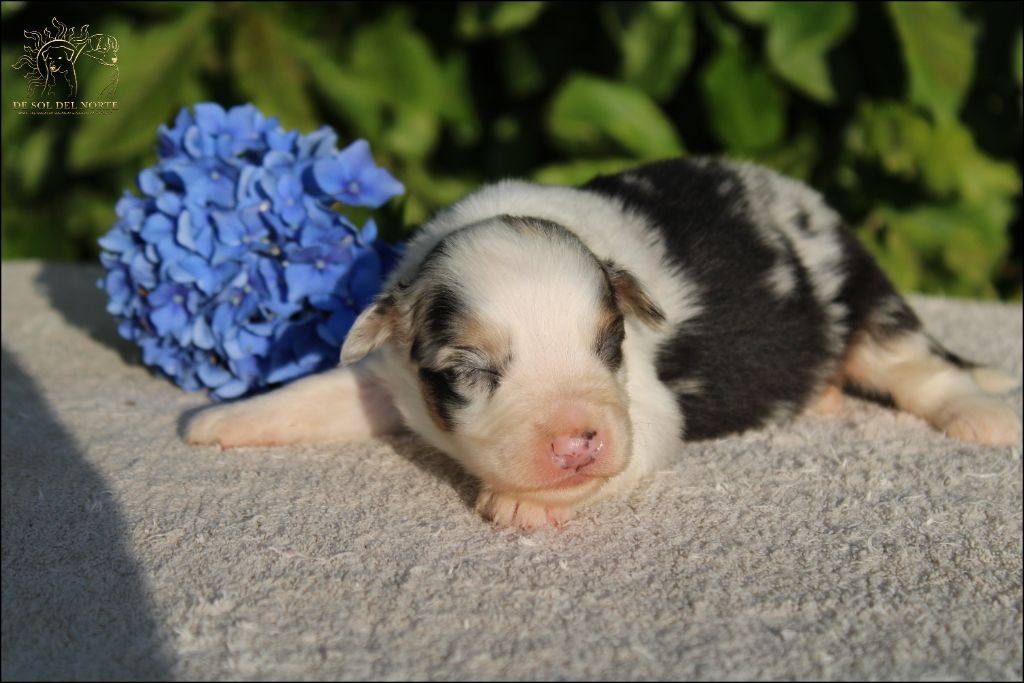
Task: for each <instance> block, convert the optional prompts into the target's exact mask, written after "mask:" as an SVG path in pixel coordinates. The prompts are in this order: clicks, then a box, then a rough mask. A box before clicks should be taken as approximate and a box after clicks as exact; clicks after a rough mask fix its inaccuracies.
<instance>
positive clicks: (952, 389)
mask: <svg viewBox="0 0 1024 683" xmlns="http://www.w3.org/2000/svg"><path fill="white" fill-rule="evenodd" d="M843 374H844V376H845V378H846V379H847V380H848V381H850V382H852V383H853V384H855V385H857V386H859V387H861V388H863V389H867V390H869V391H873V392H878V393H881V394H886V395H888V396H891V397H892V400H893V402H894V403H895V404H896V406H897V407H899V408H901V409H903V410H906V411H907V412H910V413H913V414H915V415H918V416H920V417H922V418H924V419H925V420H927V421H928V422H929V423H931V424H932V426H934V427H935V428H936V429H939V430H941V431H943V432H945V433H946V434H948V435H949V436H952V437H955V438H957V439H960V440H962V441H971V442H975V443H980V444H988V445H998V446H1016V445H1018V443H1019V441H1020V421H1019V420H1018V419H1017V415H1016V414H1015V412H1014V411H1013V410H1011V409H1010V407H1009V406H1007V405H1005V404H1004V403H1002V402H1000V401H999V400H997V399H995V398H992V397H991V396H987V395H986V392H1001V391H1006V390H1008V389H1010V388H1012V386H1014V385H1015V384H1016V383H1015V382H1014V381H1013V380H1011V379H1010V378H1007V377H1005V376H1003V375H1002V374H1001V373H998V372H997V371H995V370H992V369H989V368H977V367H972V366H971V365H970V364H969V363H966V362H965V361H963V360H961V359H960V358H957V357H956V356H954V355H953V354H951V353H949V352H948V351H946V350H944V349H942V348H941V347H940V346H938V345H937V344H935V343H934V342H932V341H931V340H930V339H929V338H928V337H927V336H926V335H925V334H924V333H922V332H921V331H920V330H902V331H899V332H893V333H891V334H882V333H880V332H879V331H878V330H874V331H869V330H862V331H861V332H860V333H859V334H858V335H856V336H855V337H854V340H853V343H852V344H851V347H850V350H849V353H848V354H847V356H846V360H845V361H844V364H843Z"/></svg>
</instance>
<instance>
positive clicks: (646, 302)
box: [601, 261, 665, 329]
mask: <svg viewBox="0 0 1024 683" xmlns="http://www.w3.org/2000/svg"><path fill="white" fill-rule="evenodd" d="M601 265H602V266H603V267H604V274H605V277H607V278H608V284H609V285H610V286H611V288H612V294H613V295H614V297H615V305H616V306H618V307H619V310H620V311H622V313H623V315H631V316H633V317H635V318H637V319H638V320H640V321H641V322H643V323H645V324H646V325H647V326H648V327H651V328H654V329H657V328H658V327H660V326H661V325H662V323H664V322H665V313H664V312H663V311H662V310H661V308H659V307H658V305H657V304H656V303H654V302H653V301H651V297H650V296H649V295H648V294H647V292H646V291H645V290H644V288H643V285H641V284H640V282H639V281H638V280H637V279H636V277H635V276H634V275H633V274H632V273H630V272H629V271H628V270H626V269H625V268H621V267H619V266H618V265H616V264H615V263H614V262H613V261H604V262H603V263H602V264H601Z"/></svg>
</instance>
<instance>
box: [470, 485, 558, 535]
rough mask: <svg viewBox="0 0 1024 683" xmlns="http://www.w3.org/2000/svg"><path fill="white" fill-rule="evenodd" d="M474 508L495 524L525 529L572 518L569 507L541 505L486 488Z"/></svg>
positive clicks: (556, 525) (530, 529) (554, 523)
mask: <svg viewBox="0 0 1024 683" xmlns="http://www.w3.org/2000/svg"><path fill="white" fill-rule="evenodd" d="M476 510H477V512H479V513H480V514H481V515H482V516H483V517H484V519H488V520H490V521H491V522H492V523H493V524H495V525H496V526H503V527H515V528H518V529H523V530H525V531H532V530H533V529H540V528H542V527H559V526H561V525H563V524H565V523H566V522H568V521H569V520H570V519H572V516H573V512H574V510H573V508H571V507H557V506H550V505H542V504H541V503H535V502H532V501H528V500H520V499H518V498H515V497H514V496H509V495H506V494H503V493H497V492H495V491H490V490H486V489H485V490H484V491H482V492H481V493H480V496H479V498H477V501H476Z"/></svg>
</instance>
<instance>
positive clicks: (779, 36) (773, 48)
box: [767, 2, 856, 103]
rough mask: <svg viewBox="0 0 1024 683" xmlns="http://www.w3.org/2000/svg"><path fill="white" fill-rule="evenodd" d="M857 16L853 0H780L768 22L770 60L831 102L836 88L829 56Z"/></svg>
mask: <svg viewBox="0 0 1024 683" xmlns="http://www.w3.org/2000/svg"><path fill="white" fill-rule="evenodd" d="M855 19H856V10H855V9H854V7H853V4H852V3H849V2H776V3H774V11H773V12H772V14H771V19H770V21H769V24H768V40H767V52H768V61H769V62H770V63H771V65H772V67H773V68H774V69H775V71H776V72H777V73H778V74H779V75H780V76H782V77H783V78H785V79H786V80H787V81H789V82H790V83H791V84H793V85H794V86H796V87H797V88H798V89H799V90H801V91H802V92H803V93H804V94H806V95H809V96H810V97H812V98H814V99H816V100H818V101H819V102H825V103H831V102H832V101H833V100H835V91H834V90H833V88H832V82H831V80H830V79H829V75H828V64H827V62H826V61H825V57H826V55H827V53H828V51H829V50H831V49H832V48H833V47H835V45H836V44H838V43H839V42H840V41H841V40H842V39H843V38H844V37H845V36H846V34H847V33H849V32H850V29H851V28H852V27H853V23H854V21H855Z"/></svg>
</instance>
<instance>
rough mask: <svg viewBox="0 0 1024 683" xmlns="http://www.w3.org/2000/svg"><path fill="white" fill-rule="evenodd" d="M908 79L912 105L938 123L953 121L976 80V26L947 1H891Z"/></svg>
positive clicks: (889, 8)
mask: <svg viewBox="0 0 1024 683" xmlns="http://www.w3.org/2000/svg"><path fill="white" fill-rule="evenodd" d="M887 7H888V10H889V16H890V17H891V18H892V21H893V24H894V25H895V27H896V33H897V35H898V36H899V39H900V47H901V48H902V51H903V60H904V62H905V63H906V67H907V72H908V74H909V78H910V100H911V101H912V102H913V103H914V104H917V105H920V106H922V107H924V108H925V109H927V110H928V111H930V112H931V113H932V115H933V116H935V118H936V119H937V120H939V121H951V120H954V119H956V117H957V113H958V112H959V111H960V107H961V105H962V104H963V100H964V96H965V95H966V94H967V89H968V87H969V86H970V84H971V79H972V78H973V75H974V36H975V32H976V31H975V27H974V26H973V25H972V24H970V23H969V22H968V21H967V20H966V19H965V18H964V17H963V15H961V13H960V9H959V8H958V7H957V6H956V5H955V4H953V3H948V2H890V3H887Z"/></svg>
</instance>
